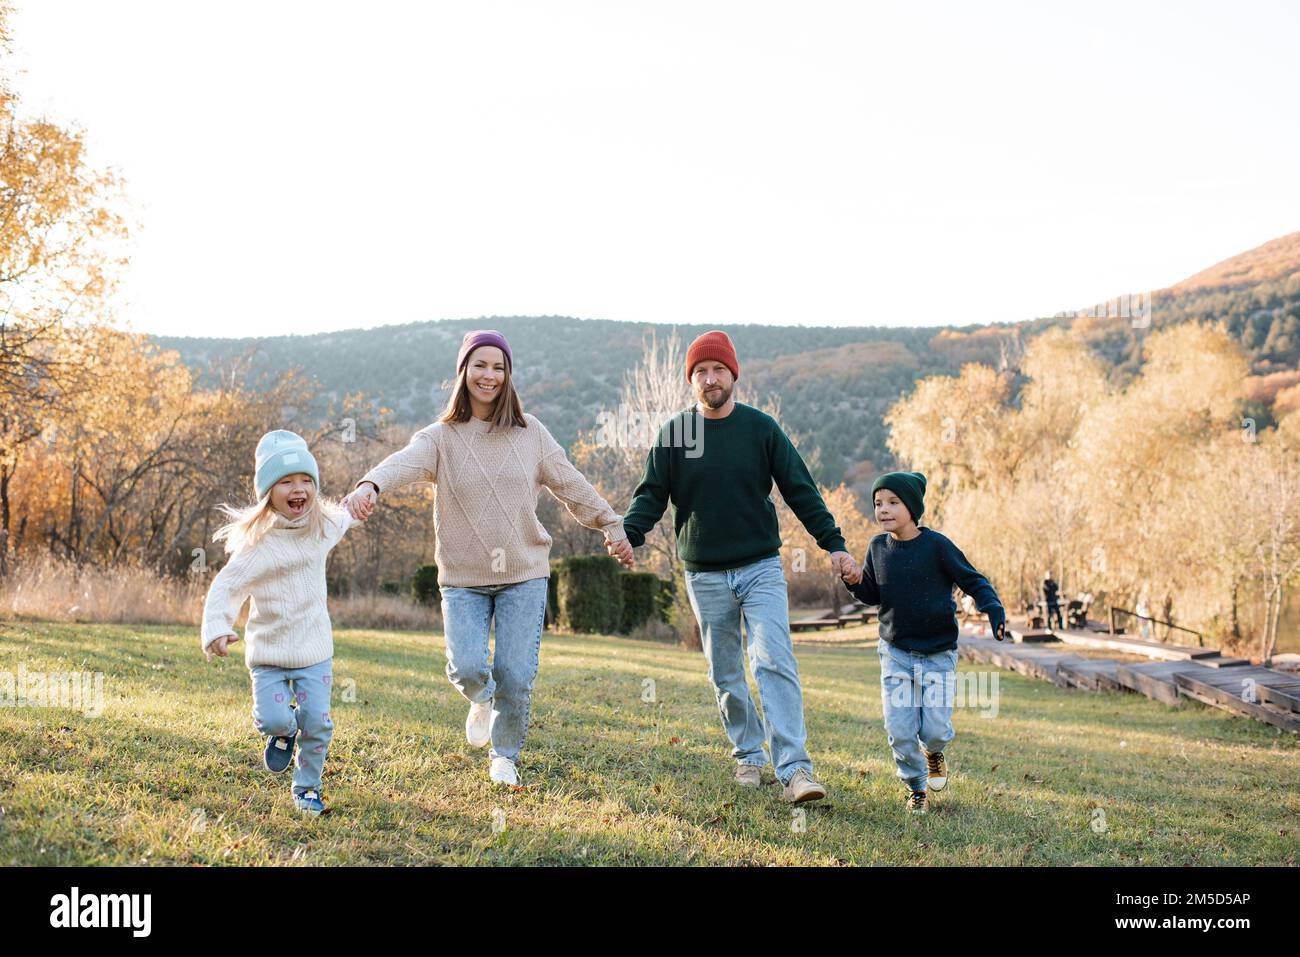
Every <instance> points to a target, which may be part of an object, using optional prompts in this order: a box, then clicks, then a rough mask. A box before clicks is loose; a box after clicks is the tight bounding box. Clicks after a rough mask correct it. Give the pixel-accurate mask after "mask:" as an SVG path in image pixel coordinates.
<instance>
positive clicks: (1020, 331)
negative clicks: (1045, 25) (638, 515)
mask: <svg viewBox="0 0 1300 957" xmlns="http://www.w3.org/2000/svg"><path fill="white" fill-rule="evenodd" d="M1152 302H1153V308H1152V315H1151V322H1150V325H1149V327H1141V326H1135V324H1134V323H1133V322H1131V321H1129V320H1127V319H1119V318H1105V317H1084V318H1079V317H1076V316H1073V315H1071V316H1058V317H1052V318H1045V319H1036V320H1031V321H1027V322H1019V323H1005V324H998V325H992V326H965V327H961V328H958V327H947V328H942V329H935V328H933V327H931V328H884V327H853V328H832V327H804V326H760V325H733V324H728V323H718V324H716V325H714V326H704V325H682V326H676V327H670V326H665V325H650V324H637V323H628V322H617V321H613V320H594V319H574V318H569V317H563V316H494V317H490V318H479V319H460V320H442V321H431V322H415V323H408V324H406V325H398V326H383V327H379V328H375V329H355V330H348V331H344V332H332V333H321V334H318V335H308V336H273V337H268V338H261V339H253V338H246V339H218V338H190V337H185V338H175V337H158V338H157V339H156V340H155V341H156V342H157V343H158V344H159V345H160V346H162V347H163V348H168V349H175V350H177V351H178V352H179V353H180V355H181V357H182V358H183V359H184V361H185V362H186V363H187V364H189V365H190V366H192V367H194V368H197V369H200V370H204V371H205V372H206V371H207V370H210V369H211V368H212V367H213V364H214V363H216V364H217V365H226V364H228V363H230V362H231V361H232V360H237V359H238V358H239V357H243V358H244V359H245V361H246V362H247V363H248V371H249V376H250V378H251V381H253V382H257V381H260V377H263V376H269V377H275V376H278V375H279V374H281V373H282V372H283V371H284V370H286V369H288V368H291V367H294V366H297V367H300V368H301V369H302V370H303V371H304V372H305V373H306V374H307V375H309V376H311V377H313V378H314V379H315V380H317V381H318V382H319V384H320V387H321V390H322V395H323V396H340V395H342V394H344V393H350V392H358V391H359V392H363V393H365V394H366V395H367V396H369V397H371V398H372V399H373V400H374V401H375V402H377V403H378V404H381V405H383V406H387V407H388V408H391V409H393V410H395V414H396V417H397V419H398V420H400V421H403V422H406V423H409V424H411V425H419V424H425V423H427V422H429V421H431V420H432V419H433V417H434V416H435V415H436V413H437V411H438V410H439V409H440V408H441V406H442V404H443V402H444V401H445V396H446V392H445V391H444V386H445V385H446V384H447V383H446V380H447V379H448V377H449V376H450V374H451V373H452V371H453V368H454V364H455V357H456V351H457V348H458V346H459V344H460V340H461V337H462V336H463V335H464V333H465V331H466V330H467V329H473V328H495V329H499V330H501V331H502V332H503V333H504V334H505V335H506V337H507V338H508V339H509V340H510V343H511V347H512V349H513V351H514V353H515V356H516V357H517V362H518V368H517V370H516V379H517V385H518V386H519V388H520V392H521V395H522V396H523V399H524V402H525V404H526V406H527V407H528V409H529V410H530V411H533V412H535V413H536V414H537V415H538V416H539V417H541V418H542V420H543V421H544V422H546V423H547V426H548V427H549V428H550V429H551V430H552V431H553V432H554V433H555V434H556V437H557V438H558V439H559V440H560V441H561V442H562V443H564V444H566V445H567V444H569V443H571V442H573V440H574V439H575V438H576V437H577V434H578V432H579V430H580V429H586V428H591V427H593V426H594V425H595V422H596V416H597V414H598V412H599V411H600V410H601V408H602V407H604V408H612V407H613V406H614V405H615V404H616V403H617V401H618V391H619V386H620V383H621V381H622V376H623V372H624V370H626V369H630V368H631V367H633V366H634V365H635V364H636V363H637V361H638V360H639V359H640V357H641V354H642V347H643V344H644V343H645V341H646V340H647V338H648V337H649V336H651V335H658V336H659V337H661V338H662V337H664V336H666V335H668V334H669V333H670V332H671V331H672V330H673V329H676V331H677V333H678V335H679V336H680V337H681V339H682V341H683V343H685V342H689V340H690V339H692V338H693V337H694V336H696V335H698V334H699V333H701V332H704V331H705V330H706V329H709V328H722V329H726V330H727V332H728V333H729V334H730V335H731V337H732V338H733V340H734V341H735V343H736V347H737V350H738V352H739V355H740V362H741V381H740V385H741V389H740V391H739V393H738V394H739V395H740V397H741V398H742V400H747V401H756V400H759V399H761V398H762V397H763V396H764V395H766V394H767V393H775V394H778V395H779V396H780V398H781V412H782V420H783V422H784V424H785V425H786V428H787V429H788V430H789V431H791V432H793V433H797V434H799V435H801V436H802V437H803V440H804V445H805V451H807V452H812V450H813V449H814V448H815V449H816V450H817V453H818V455H819V466H818V468H817V471H818V478H820V479H821V481H823V482H826V483H829V484H835V483H838V482H839V481H841V480H846V479H847V480H848V481H850V482H855V483H856V482H860V481H862V480H863V478H865V477H866V476H867V475H869V474H870V473H872V472H873V471H874V470H875V469H877V468H880V467H885V466H889V465H892V464H893V461H892V457H891V456H890V454H889V452H888V450H887V448H886V444H885V440H886V430H885V427H884V426H883V425H882V424H881V417H882V416H883V415H884V413H885V411H886V410H887V409H888V408H889V406H890V405H891V404H892V403H893V402H894V401H895V400H896V399H897V398H898V397H899V396H901V395H903V394H905V393H906V392H908V391H910V389H911V388H912V385H913V383H915V381H916V380H917V379H918V378H920V377H923V376H926V375H933V374H936V373H956V372H957V371H958V370H959V369H960V367H961V365H962V364H963V363H965V362H973V361H974V362H986V363H990V364H993V365H997V364H999V363H1000V362H1010V363H1012V364H1014V362H1015V359H1016V357H1017V355H1018V350H1019V347H1020V346H1022V345H1023V342H1024V340H1025V339H1027V338H1028V337H1030V336H1032V335H1034V334H1036V333H1037V332H1040V331H1042V330H1043V329H1046V328H1048V327H1051V326H1056V325H1066V326H1069V327H1070V328H1072V329H1073V330H1074V331H1075V332H1076V333H1077V334H1078V335H1080V336H1082V337H1084V338H1085V339H1086V340H1087V341H1088V342H1089V343H1090V345H1091V346H1092V347H1093V348H1094V350H1095V351H1096V352H1097V353H1098V354H1099V355H1101V356H1103V357H1105V358H1106V359H1107V360H1108V361H1109V362H1110V363H1111V364H1112V365H1113V366H1114V368H1115V373H1116V375H1117V376H1121V377H1122V376H1126V375H1129V374H1131V373H1132V371H1133V370H1134V369H1136V367H1137V366H1138V364H1139V363H1140V360H1141V343H1142V339H1143V338H1144V337H1145V336H1146V335H1148V334H1149V333H1150V332H1151V331H1153V330H1156V329H1159V328H1162V327H1164V326H1167V325H1172V324H1177V323H1181V322H1187V321H1197V320H1223V321H1224V322H1226V324H1227V326H1228V328H1229V329H1230V331H1231V332H1232V334H1233V335H1234V337H1236V338H1237V339H1238V341H1240V342H1241V344H1242V346H1243V348H1244V349H1245V350H1246V352H1247V353H1248V355H1249V356H1250V358H1251V362H1252V368H1253V370H1254V372H1255V373H1256V375H1257V376H1258V379H1259V387H1258V388H1257V389H1256V390H1255V393H1254V398H1255V400H1256V402H1257V405H1258V408H1256V409H1255V410H1254V411H1255V414H1257V415H1264V416H1265V417H1267V407H1268V403H1269V402H1270V401H1271V398H1272V395H1273V394H1275V393H1276V392H1277V390H1278V389H1279V388H1283V387H1286V386H1288V385H1291V384H1292V382H1291V379H1292V378H1293V377H1295V378H1297V379H1298V380H1300V373H1295V370H1296V369H1297V366H1298V365H1300V233H1293V234H1291V235H1289V236H1284V237H1282V238H1280V239H1276V240H1273V241H1272V242H1269V243H1266V244H1264V245H1263V246H1260V247H1258V248H1256V249H1253V250H1250V251H1248V252H1246V253H1243V254H1241V255H1239V256H1235V257H1233V258H1232V259H1229V260H1226V261H1225V262H1223V263H1219V264H1217V265H1215V266H1212V267H1210V268H1208V269H1206V270H1204V271H1203V272H1200V273H1197V274H1196V275H1195V276H1193V277H1191V278H1189V279H1187V280H1185V281H1184V282H1182V283H1179V284H1177V285H1176V286H1174V287H1172V288H1170V289H1166V290H1161V291H1159V292H1157V293H1155V294H1154V296H1153V297H1152ZM1293 373H1294V376H1293ZM207 374H210V372H207ZM808 446H811V448H808Z"/></svg>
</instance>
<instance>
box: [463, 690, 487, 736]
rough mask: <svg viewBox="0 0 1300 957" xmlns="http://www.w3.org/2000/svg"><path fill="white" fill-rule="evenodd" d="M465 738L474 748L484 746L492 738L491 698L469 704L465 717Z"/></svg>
mask: <svg viewBox="0 0 1300 957" xmlns="http://www.w3.org/2000/svg"><path fill="white" fill-rule="evenodd" d="M465 740H466V741H468V742H469V743H470V744H472V745H473V746H474V747H476V748H486V747H487V746H488V742H490V741H491V740H492V700H491V699H488V700H487V701H485V702H484V703H483V704H471V705H470V706H469V717H467V718H466V719H465Z"/></svg>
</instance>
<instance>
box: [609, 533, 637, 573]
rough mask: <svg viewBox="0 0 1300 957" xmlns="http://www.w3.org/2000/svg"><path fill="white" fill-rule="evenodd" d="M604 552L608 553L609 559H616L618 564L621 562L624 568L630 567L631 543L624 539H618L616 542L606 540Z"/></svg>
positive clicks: (631, 563)
mask: <svg viewBox="0 0 1300 957" xmlns="http://www.w3.org/2000/svg"><path fill="white" fill-rule="evenodd" d="M605 551H607V552H609V556H610V558H616V559H618V560H619V562H621V563H622V564H623V566H624V567H626V568H631V567H632V565H633V560H632V543H631V542H629V541H628V540H627V539H626V538H624V539H620V540H619V541H617V542H611V541H608V540H606V542H605Z"/></svg>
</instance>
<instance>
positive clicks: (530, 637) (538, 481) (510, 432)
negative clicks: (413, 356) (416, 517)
mask: <svg viewBox="0 0 1300 957" xmlns="http://www.w3.org/2000/svg"><path fill="white" fill-rule="evenodd" d="M513 377H514V359H513V357H512V355H511V353H510V345H509V343H507V342H506V339H505V336H503V335H501V333H499V332H495V331H492V330H487V329H481V330H476V331H473V332H467V333H466V334H465V338H464V340H463V341H462V342H461V346H460V354H459V355H458V356H457V357H456V384H455V385H454V386H453V387H452V390H451V396H450V397H449V399H448V401H447V407H446V408H445V409H444V410H443V413H442V415H441V416H440V417H439V418H438V421H437V422H434V423H433V424H432V425H427V426H425V427H424V428H422V429H420V431H418V432H416V433H415V435H413V436H411V441H410V444H409V445H407V446H406V448H404V449H401V450H400V451H397V452H394V453H393V454H392V455H390V456H388V457H387V458H386V459H384V460H383V461H382V462H380V463H379V464H378V465H376V466H375V467H374V468H372V469H371V470H370V471H369V472H367V473H366V474H365V475H364V476H362V478H361V480H360V481H359V482H357V484H356V487H355V488H354V489H353V491H352V494H351V495H349V496H348V498H347V500H346V502H347V505H348V508H349V510H350V511H351V512H352V514H353V515H354V516H355V517H357V518H361V519H365V518H367V517H369V515H370V514H371V512H373V511H374V508H375V503H376V501H377V500H378V498H379V495H380V494H381V492H389V493H391V492H393V491H395V490H397V489H399V488H402V487H403V486H405V485H410V484H411V483H412V482H433V483H434V484H435V485H437V487H438V491H437V495H435V496H434V499H433V528H434V536H435V541H436V545H435V546H434V550H435V552H434V553H435V558H436V560H437V564H438V578H439V587H440V590H441V591H442V620H443V629H444V631H445V633H446V639H447V679H448V680H449V681H450V682H451V683H452V686H453V687H455V689H456V690H457V691H459V692H460V693H461V694H462V695H464V697H465V699H466V700H467V701H468V702H469V714H468V716H467V717H466V718H465V740H466V741H468V742H469V743H470V744H471V745H473V746H474V747H476V748H483V747H487V746H488V745H489V744H491V746H492V748H491V750H490V751H489V753H488V754H489V758H490V759H491V760H490V763H489V766H488V777H489V778H490V779H491V780H492V781H494V782H495V783H497V784H502V785H515V784H518V783H519V772H518V768H517V761H518V759H519V752H520V750H522V748H523V746H524V741H525V739H526V737H527V735H528V716H529V712H530V710H531V708H532V701H533V682H534V681H535V680H536V678H537V662H538V655H539V653H540V649H541V643H542V623H543V620H544V618H545V616H546V588H547V582H548V581H549V579H550V575H551V566H550V554H551V536H550V535H548V534H547V532H546V529H545V528H543V527H542V524H541V522H539V521H538V520H537V496H538V495H539V494H540V492H541V490H542V489H543V488H545V489H548V490H549V491H550V492H551V494H553V495H554V496H555V497H556V498H558V499H559V500H560V501H561V502H563V503H564V504H565V507H566V508H568V510H569V514H571V515H572V516H573V517H574V518H575V519H577V520H578V522H579V523H580V524H582V525H585V526H587V527H588V528H594V529H599V530H600V531H602V532H603V533H604V535H605V541H606V543H607V544H608V545H610V546H611V547H613V548H614V549H615V550H616V551H617V552H618V557H619V559H620V561H622V562H623V564H625V565H630V564H631V562H632V548H631V546H630V545H628V544H627V536H626V535H625V534H624V533H623V520H622V517H621V516H619V515H618V513H617V512H615V511H614V510H613V509H612V508H610V507H609V504H608V503H607V502H606V501H605V500H604V499H603V498H601V497H600V495H599V494H598V493H597V492H596V490H595V489H594V488H592V487H591V484H590V483H589V482H588V481H587V480H586V479H585V478H584V477H583V475H582V473H581V472H579V471H578V470H577V469H576V468H574V466H573V464H572V463H571V462H570V461H569V459H568V457H567V456H566V455H565V454H564V448H563V446H561V445H560V444H559V443H558V442H556V441H555V439H554V437H553V436H552V435H551V433H550V432H548V431H547V430H546V426H544V425H542V423H541V422H540V421H538V419H537V418H536V417H535V416H532V415H529V414H528V413H526V412H524V410H523V406H522V404H521V403H520V401H519V396H518V394H517V393H516V392H515V387H514V378H513ZM494 622H495V641H496V644H495V648H494V650H493V653H492V655H491V657H490V658H489V654H488V637H489V634H488V633H489V630H490V629H492V628H493V623H494Z"/></svg>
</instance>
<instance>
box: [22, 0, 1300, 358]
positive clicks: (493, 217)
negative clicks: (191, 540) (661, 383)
mask: <svg viewBox="0 0 1300 957" xmlns="http://www.w3.org/2000/svg"><path fill="white" fill-rule="evenodd" d="M1297 10H1300V5H1296V4H1291V5H1288V4H1287V3H1283V2H1278V3H1265V2H1232V3H1228V2H1223V3H1218V4H1209V3H1196V4H1193V3H1168V4H1157V3H1139V2H1132V0H1129V2H1122V3H1108V2H1104V3H1098V2H1089V3H1086V4H1085V3H1079V4H1077V5H1076V6H1075V7H1074V8H1073V9H1066V8H1064V7H1062V6H1061V5H1058V4H1042V3H1024V4H1009V3H1002V4H984V3H980V4H971V3H926V4H917V3H889V4H886V3H868V2H844V3H840V2H818V0H810V2H801V3H798V4H795V3H788V2H787V3H769V2H755V0H744V2H720V0H694V2H675V0H653V2H650V0H646V2H640V3H630V2H620V0H599V2H568V0H563V2H561V0H534V2H506V0H472V2H455V3H452V2H427V3H414V2H409V3H399V2H379V0H370V2H367V3H364V4H358V3H327V2H320V0H314V2H298V0H294V2H290V0H258V2H244V0H226V2H223V3H220V4H211V3H204V4H197V3H176V2H174V0H172V2H146V0H111V2H110V0H17V10H16V14H15V16H14V18H13V22H12V24H11V25H12V29H13V32H14V35H15V43H14V51H13V55H12V56H10V57H9V58H7V62H6V64H5V65H4V71H5V73H6V74H7V75H8V76H9V78H10V81H11V84H12V86H13V88H14V89H15V90H16V91H17V92H18V93H19V95H20V96H21V97H22V100H23V104H24V108H25V109H26V110H27V111H29V112H33V113H38V112H43V113H45V114H47V115H49V116H50V117H51V118H54V119H56V120H59V121H60V122H64V123H75V124H77V125H79V126H81V127H82V128H84V130H85V132H86V136H87V140H88V143H89V145H90V149H91V154H92V158H93V160H94V161H95V162H96V163H98V164H102V165H109V166H112V167H114V168H116V169H117V170H119V171H120V173H121V174H122V175H123V176H124V177H125V179H126V180H127V183H128V188H129V196H130V199H131V202H132V206H133V209H134V214H135V216H136V218H137V220H138V222H139V231H138V233H137V235H136V237H135V240H134V243H133V248H132V251H131V253H132V265H131V268H130V271H129V273H128V274H127V276H126V280H125V284H124V286H123V290H122V297H121V303H120V306H119V311H120V314H121V316H122V317H123V318H124V319H125V320H127V322H128V323H129V324H130V325H131V326H132V327H133V328H135V329H137V330H141V331H146V332H155V333H165V334H176V335H227V336H242V335H269V334H281V333H310V332H319V331H327V330H334V329H343V328H352V327H358V326H374V325H381V324H388V323H400V322H413V321H419V320H428V319H452V318H465V317H477V316H489V315H555V314H558V315H571V316H578V317H582V318H603V319H624V320H637V321H650V322H682V323H688V322H689V323H696V322H700V323H719V324H725V323H738V322H764V323H802V324H808V325H934V324H940V323H956V324H965V323H972V322H992V321H1010V320H1019V319H1027V318H1031V317H1033V316H1036V315H1047V314H1051V313H1054V312H1057V311H1059V310H1062V309H1067V308H1080V307H1085V306H1087V305H1089V304H1091V303H1094V302H1097V301H1099V300H1102V299H1105V298H1107V297H1111V296H1117V295H1120V294H1123V293H1134V292H1141V291H1146V290H1150V289H1155V288H1160V287H1162V286H1166V285H1169V284H1171V283H1173V282H1176V281H1177V280H1179V279H1182V278H1185V277H1186V276H1188V275H1190V274H1191V273H1194V272H1196V271H1198V270H1200V269H1201V268H1203V267H1205V266H1209V265H1211V264H1212V263H1214V262H1216V261H1218V260H1220V259H1223V258H1226V257H1227V256H1230V255H1233V254H1235V253H1237V252H1241V251H1243V250H1245V249H1247V248H1249V247H1252V246H1256V245H1258V244H1260V243H1262V242H1265V241H1266V240H1269V239H1272V238H1274V237H1276V236H1279V235H1282V234H1284V233H1288V232H1293V231H1296V230H1300V176H1297V175H1296V169H1297V165H1298V164H1300V123H1297V122H1296V119H1295V114H1296V100H1295V97H1296V93H1297V91H1300V55H1298V54H1297V52H1296V51H1297V50H1300V13H1298V12H1297Z"/></svg>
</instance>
